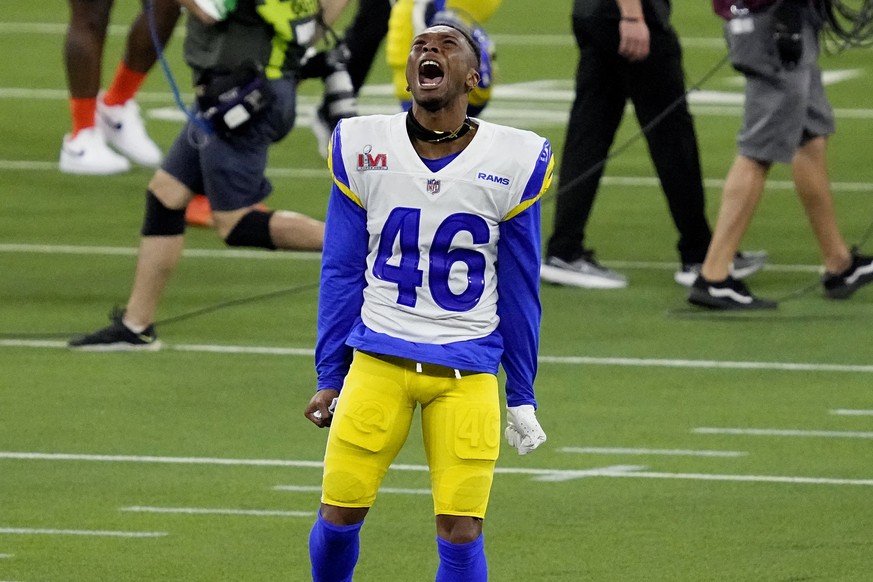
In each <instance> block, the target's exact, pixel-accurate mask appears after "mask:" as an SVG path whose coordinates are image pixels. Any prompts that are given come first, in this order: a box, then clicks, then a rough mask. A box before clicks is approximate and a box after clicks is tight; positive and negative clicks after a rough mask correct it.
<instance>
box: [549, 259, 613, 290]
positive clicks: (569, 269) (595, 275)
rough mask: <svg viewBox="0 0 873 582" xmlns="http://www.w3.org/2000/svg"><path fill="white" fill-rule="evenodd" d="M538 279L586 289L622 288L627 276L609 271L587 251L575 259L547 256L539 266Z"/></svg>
mask: <svg viewBox="0 0 873 582" xmlns="http://www.w3.org/2000/svg"><path fill="white" fill-rule="evenodd" d="M540 279H542V280H543V281H547V282H549V283H555V284H558V285H570V286H572V287H583V288H586V289H623V288H625V287H627V277H625V276H624V275H622V274H621V273H616V272H615V271H610V270H609V269H607V268H606V267H604V266H603V265H601V264H600V263H598V262H597V260H596V259H595V258H594V253H592V252H588V253H586V254H585V255H584V256H582V257H580V258H578V259H576V260H575V261H571V262H569V263H568V262H567V261H562V260H561V259H559V258H558V257H547V258H546V261H545V262H544V263H543V264H542V266H541V267H540Z"/></svg>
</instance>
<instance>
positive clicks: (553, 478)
mask: <svg viewBox="0 0 873 582" xmlns="http://www.w3.org/2000/svg"><path fill="white" fill-rule="evenodd" d="M871 435H873V433H871ZM0 459H10V460H12V459H14V460H45V461H96V462H104V463H170V464H179V463H181V464H201V465H231V466H275V467H305V468H319V469H320V468H322V466H323V465H322V463H321V462H320V461H301V460H280V459H222V458H212V457H157V456H136V455H86V454H69V453H28V452H13V451H6V452H0ZM391 469H392V470H395V471H414V472H427V471H428V470H429V469H428V467H427V466H426V465H409V464H394V465H391ZM644 469H646V467H645V466H642V465H613V466H609V467H595V468H591V469H578V470H572V469H571V470H568V469H542V468H530V467H525V468H521V467H497V468H496V469H495V472H496V473H500V474H511V475H528V476H530V477H531V478H533V479H535V480H538V481H548V482H562V481H570V480H574V479H585V478H592V477H607V478H609V477H621V478H628V477H630V478H638V479H685V480H698V481H738V482H760V483H789V484H808V485H851V486H856V485H862V486H873V479H837V478H832V477H803V476H795V475H792V476H783V475H720V474H709V473H660V472H647V471H644ZM49 532H73V533H68V535H101V533H102V534H103V535H113V534H118V535H120V536H122V537H155V536H159V535H166V533H163V532H88V531H87V530H29V529H27V530H26V529H13V528H7V529H0V534H2V533H49ZM56 535H62V534H61V533H57V534H56Z"/></svg>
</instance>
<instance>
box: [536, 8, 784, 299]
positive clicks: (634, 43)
mask: <svg viewBox="0 0 873 582" xmlns="http://www.w3.org/2000/svg"><path fill="white" fill-rule="evenodd" d="M670 10H671V7H670V2H669V0H575V2H574V4H573V34H574V35H575V37H576V43H577V44H578V46H579V53H580V54H579V64H578V67H577V70H576V96H575V100H574V102H573V106H572V109H571V110H570V119H569V122H568V124H567V138H566V141H565V145H564V151H563V154H562V157H561V168H560V179H559V190H558V195H557V203H556V207H555V214H554V222H553V231H552V234H551V236H550V237H549V240H548V243H547V246H546V260H545V263H544V264H543V268H542V279H543V280H544V281H547V282H550V283H556V284H561V285H571V286H576V287H587V288H601V289H617V288H622V287H626V286H627V283H628V280H627V277H625V276H624V275H623V274H621V273H617V272H615V271H613V270H611V269H608V268H606V267H604V266H603V265H602V264H600V263H599V262H598V261H597V259H596V258H595V254H594V250H593V249H591V248H588V247H586V246H585V228H586V226H587V224H588V220H589V218H590V215H591V210H592V208H593V206H594V199H595V196H596V194H597V190H598V187H599V184H600V180H601V177H602V176H603V170H604V166H605V164H604V161H605V160H606V158H607V156H608V154H609V149H610V146H611V145H612V143H613V140H614V139H615V135H616V131H617V130H618V127H619V124H620V123H621V120H622V117H623V116H624V111H625V106H626V104H627V101H628V100H630V101H631V103H632V104H633V106H634V111H635V112H636V115H637V119H638V120H639V123H640V126H641V127H643V128H645V129H646V133H645V137H646V141H647V143H648V147H649V153H650V155H651V158H652V162H653V164H654V166H655V171H656V172H657V174H658V178H659V179H660V182H661V188H662V189H663V191H664V194H665V196H666V198H667V205H668V208H669V211H670V215H671V216H672V218H673V222H674V224H675V225H676V229H677V230H678V231H679V241H678V243H677V245H676V248H677V250H678V251H679V261H680V268H679V270H678V271H676V273H675V275H674V279H675V280H676V282H677V283H679V284H680V285H683V286H686V287H690V286H691V284H692V283H693V282H694V278H695V276H696V275H697V272H698V271H699V269H700V264H701V263H702V262H703V258H704V256H705V255H706V249H707V247H708V246H709V241H710V237H711V235H712V233H711V230H710V228H709V223H708V222H707V219H706V213H705V193H704V188H703V178H702V175H701V170H700V159H699V154H698V146H697V136H696V134H695V131H694V121H693V119H692V117H691V113H690V112H689V111H688V104H687V102H686V100H685V93H686V88H685V73H684V71H683V69H682V49H681V47H680V45H679V39H678V37H677V36H676V32H675V30H674V29H673V27H672V25H671V24H670ZM733 259H734V263H733V268H734V271H733V272H734V276H736V277H738V278H741V277H747V276H749V275H751V274H752V273H754V272H756V271H758V270H759V269H761V268H762V267H763V266H764V264H765V262H766V259H767V255H766V253H764V252H760V251H759V252H749V253H738V254H736V255H735V256H734V257H733ZM729 262H730V261H729Z"/></svg>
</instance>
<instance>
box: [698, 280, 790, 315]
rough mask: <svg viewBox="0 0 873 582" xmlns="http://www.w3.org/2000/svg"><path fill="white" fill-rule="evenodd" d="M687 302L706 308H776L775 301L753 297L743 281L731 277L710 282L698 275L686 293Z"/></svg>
mask: <svg viewBox="0 0 873 582" xmlns="http://www.w3.org/2000/svg"><path fill="white" fill-rule="evenodd" d="M688 302H689V303H691V304H693V305H699V306H700V307H706V308H707V309H735V310H740V309H776V307H777V303H776V302H775V301H771V300H769V299H761V298H760V297H755V296H754V295H752V292H751V291H749V288H748V287H746V285H745V283H743V282H742V281H738V280H736V279H734V278H733V277H730V276H729V277H728V278H727V279H725V280H724V281H719V282H717V283H716V282H712V281H707V280H706V279H704V278H703V275H698V276H697V279H695V280H694V284H693V285H692V286H691V291H690V292H689V293H688Z"/></svg>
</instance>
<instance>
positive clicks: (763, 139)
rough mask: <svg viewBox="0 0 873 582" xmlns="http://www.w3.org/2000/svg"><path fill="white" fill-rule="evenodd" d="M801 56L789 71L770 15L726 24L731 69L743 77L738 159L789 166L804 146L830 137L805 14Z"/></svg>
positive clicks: (814, 42) (813, 35) (814, 37)
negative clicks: (799, 149)
mask: <svg viewBox="0 0 873 582" xmlns="http://www.w3.org/2000/svg"><path fill="white" fill-rule="evenodd" d="M804 16H805V18H804V24H803V56H802V58H801V60H800V62H799V64H798V65H797V66H796V67H795V68H794V69H792V70H787V69H786V68H785V67H784V66H783V65H782V63H781V61H780V60H779V54H778V52H777V49H776V44H775V41H774V40H773V38H772V36H771V26H772V18H771V14H770V12H769V11H768V12H759V13H755V14H752V15H750V17H749V18H751V27H752V30H749V25H748V24H737V21H736V20H732V21H729V22H727V23H725V37H726V39H727V43H728V48H729V49H730V57H731V64H732V65H733V66H734V68H735V69H736V70H738V71H739V72H741V73H742V74H743V75H744V76H745V78H746V103H745V109H744V114H743V126H742V128H741V129H740V132H739V134H738V135H737V148H738V151H739V153H740V154H741V155H743V156H746V157H748V158H751V159H754V160H759V161H762V162H781V163H786V164H787V163H790V162H791V160H792V158H793V157H794V153H795V152H796V151H797V148H798V147H799V146H801V145H802V144H803V143H805V142H806V141H808V140H810V139H812V138H814V137H818V136H827V135H830V134H832V133H834V130H835V127H834V112H833V110H832V109H831V106H830V103H829V102H828V99H827V96H826V95H825V91H824V86H823V85H822V78H821V76H822V75H821V69H820V68H819V66H818V56H819V43H818V33H817V28H816V26H815V25H814V21H813V18H812V16H811V15H810V14H805V15H804Z"/></svg>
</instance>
